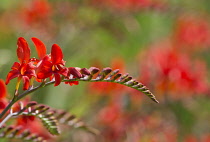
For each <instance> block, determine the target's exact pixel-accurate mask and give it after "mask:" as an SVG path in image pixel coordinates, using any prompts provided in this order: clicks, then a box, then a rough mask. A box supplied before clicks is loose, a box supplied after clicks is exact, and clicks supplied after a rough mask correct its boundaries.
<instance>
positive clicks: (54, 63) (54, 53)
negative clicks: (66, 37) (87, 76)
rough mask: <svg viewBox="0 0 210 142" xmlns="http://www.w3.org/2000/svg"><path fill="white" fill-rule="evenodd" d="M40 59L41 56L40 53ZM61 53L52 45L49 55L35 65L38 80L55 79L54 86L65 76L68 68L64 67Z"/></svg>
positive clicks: (55, 45) (56, 46) (58, 48)
mask: <svg viewBox="0 0 210 142" xmlns="http://www.w3.org/2000/svg"><path fill="white" fill-rule="evenodd" d="M40 55H41V56H40V57H43V54H42V53H40ZM64 65H65V61H64V60H63V52H62V50H61V48H60V46H58V45H57V44H53V45H52V49H51V54H50V55H46V56H44V57H43V59H42V60H40V61H39V63H38V64H37V69H36V74H37V78H38V79H46V78H48V77H49V78H50V79H52V78H53V76H54V78H55V86H57V85H59V84H60V82H61V76H60V75H63V76H67V74H68V68H66V67H64Z"/></svg>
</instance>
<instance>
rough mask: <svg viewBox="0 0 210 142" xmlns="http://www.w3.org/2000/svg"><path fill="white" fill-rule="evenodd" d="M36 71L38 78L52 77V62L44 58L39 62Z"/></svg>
mask: <svg viewBox="0 0 210 142" xmlns="http://www.w3.org/2000/svg"><path fill="white" fill-rule="evenodd" d="M36 73H37V78H38V79H45V78H48V77H50V76H51V75H52V63H51V62H49V61H47V60H43V61H42V62H41V63H40V64H39V66H38V68H37V70H36Z"/></svg>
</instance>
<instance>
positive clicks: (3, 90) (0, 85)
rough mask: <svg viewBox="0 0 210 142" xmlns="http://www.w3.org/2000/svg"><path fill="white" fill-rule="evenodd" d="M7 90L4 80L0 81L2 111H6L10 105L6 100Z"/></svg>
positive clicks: (0, 105)
mask: <svg viewBox="0 0 210 142" xmlns="http://www.w3.org/2000/svg"><path fill="white" fill-rule="evenodd" d="M6 95H7V89H6V86H5V83H4V81H3V80H2V79H0V110H1V109H4V108H5V107H6V105H7V103H8V101H7V100H6Z"/></svg>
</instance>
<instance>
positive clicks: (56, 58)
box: [51, 44, 63, 65]
mask: <svg viewBox="0 0 210 142" xmlns="http://www.w3.org/2000/svg"><path fill="white" fill-rule="evenodd" d="M51 60H52V63H53V64H54V65H55V64H59V63H62V60H63V52H62V50H61V48H60V46H58V45H57V44H53V46H52V49H51Z"/></svg>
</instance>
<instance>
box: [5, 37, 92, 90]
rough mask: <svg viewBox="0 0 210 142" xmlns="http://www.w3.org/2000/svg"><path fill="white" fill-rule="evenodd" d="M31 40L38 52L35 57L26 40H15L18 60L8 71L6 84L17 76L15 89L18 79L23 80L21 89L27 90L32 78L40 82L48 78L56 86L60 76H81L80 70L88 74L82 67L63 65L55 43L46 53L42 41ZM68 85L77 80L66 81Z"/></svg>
mask: <svg viewBox="0 0 210 142" xmlns="http://www.w3.org/2000/svg"><path fill="white" fill-rule="evenodd" d="M32 41H33V43H34V45H35V47H36V50H37V53H38V57H39V58H38V59H37V58H31V57H30V55H31V51H30V48H29V46H28V43H27V41H26V40H25V39H24V38H23V37H20V38H18V42H17V57H18V59H19V62H15V63H14V64H13V66H12V68H11V69H12V70H11V71H10V72H9V73H8V75H7V78H6V84H8V83H9V82H10V80H12V79H14V78H18V81H17V85H16V90H18V88H19V85H20V81H21V80H22V81H23V90H28V89H29V87H30V86H32V85H33V80H34V79H36V81H38V82H42V81H44V80H45V79H47V78H49V79H50V80H53V79H54V80H55V84H54V86H58V85H59V84H60V83H61V81H62V78H67V79H70V78H81V77H82V76H83V75H82V72H84V71H85V73H86V74H88V70H87V69H85V68H83V69H80V68H74V67H69V68H67V67H65V61H64V60H63V52H62V50H61V48H60V47H59V46H58V45H57V44H53V45H52V48H51V53H50V54H46V47H45V45H44V43H43V42H42V41H40V40H39V39H38V38H35V37H33V38H32ZM66 84H69V85H77V84H78V82H77V81H70V82H66Z"/></svg>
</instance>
